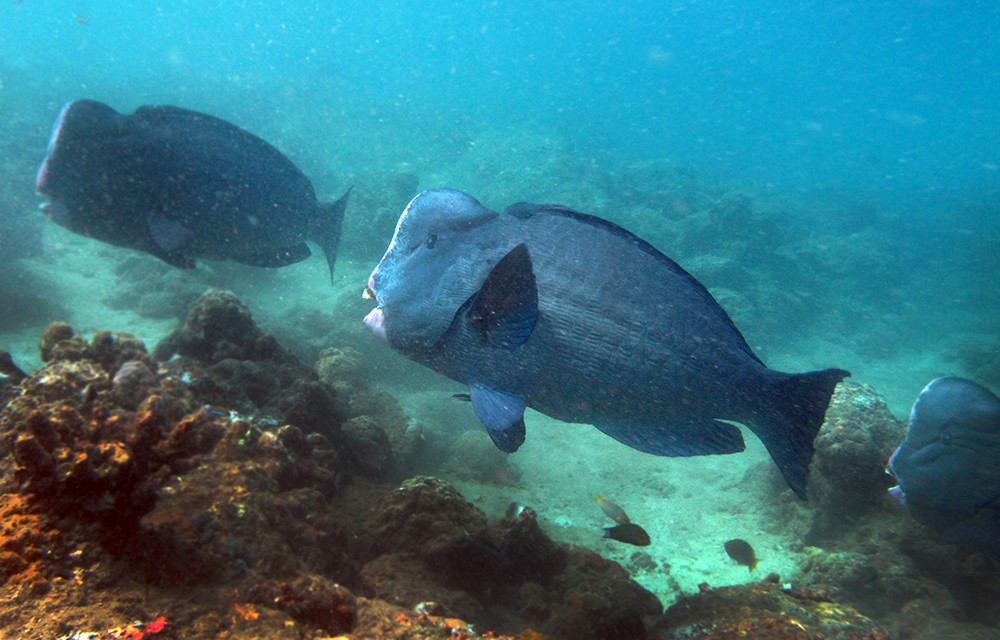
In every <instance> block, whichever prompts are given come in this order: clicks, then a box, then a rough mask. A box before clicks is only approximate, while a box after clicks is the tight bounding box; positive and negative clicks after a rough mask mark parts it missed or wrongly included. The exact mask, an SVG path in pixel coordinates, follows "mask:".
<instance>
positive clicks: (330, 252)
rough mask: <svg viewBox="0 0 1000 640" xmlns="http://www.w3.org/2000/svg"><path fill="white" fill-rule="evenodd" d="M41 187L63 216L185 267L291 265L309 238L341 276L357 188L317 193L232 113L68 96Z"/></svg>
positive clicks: (63, 220)
mask: <svg viewBox="0 0 1000 640" xmlns="http://www.w3.org/2000/svg"><path fill="white" fill-rule="evenodd" d="M35 188H36V190H37V191H38V193H39V194H41V195H43V196H45V198H46V199H47V202H45V203H44V204H43V205H42V210H43V211H44V212H45V214H46V215H47V216H48V217H49V218H51V219H52V220H53V221H54V222H56V223H57V224H59V225H61V226H63V227H65V228H67V229H69V230H70V231H74V232H76V233H79V234H81V235H84V236H87V237H90V238H94V239H97V240H101V241H103V242H107V243H109V244H113V245H117V246H120V247H128V248H131V249H138V250H139V251H145V252H146V253H150V254H152V255H154V256H156V257H158V258H160V259H162V260H164V261H166V262H168V263H169V264H171V265H173V266H175V267H180V268H182V269H190V268H192V267H194V259H195V258H203V259H210V260H232V261H235V262H240V263H243V264H248V265H252V266H256V267H283V266H286V265H289V264H293V263H296V262H299V261H301V260H305V259H306V258H308V257H309V255H310V251H309V247H308V245H307V244H306V241H307V240H311V241H313V242H315V243H316V244H318V245H319V246H320V247H321V248H322V249H323V253H324V254H326V260H327V265H328V267H329V270H330V277H331V278H332V277H333V267H334V263H335V260H336V256H337V245H338V244H339V242H340V233H341V226H342V223H343V218H344V209H345V208H346V206H347V194H344V195H343V196H342V197H341V198H340V199H339V200H337V201H336V202H333V203H331V204H321V203H320V202H318V201H317V200H316V192H315V190H314V189H313V186H312V183H311V182H310V181H309V179H308V178H307V177H306V176H305V174H303V173H302V172H301V171H300V170H299V168H298V167H296V166H295V164H293V163H292V161H291V160H289V159H288V158H286V157H285V156H284V155H283V154H282V153H281V152H280V151H278V150H277V149H275V148H274V147H272V146H271V145H270V144H268V143H267V142H265V141H263V140H261V139H260V138H258V137H257V136H255V135H253V134H251V133H249V132H247V131H244V130H243V129H241V128H240V127H237V126H236V125H234V124H231V123H229V122H226V121H225V120H221V119H219V118H216V117H214V116H210V115H207V114H204V113H198V112H196V111H190V110H188V109H182V108H180V107H171V106H145V107H140V108H138V109H136V111H135V113H133V114H131V115H123V114H120V113H118V112H117V111H115V110H114V109H112V108H111V107H109V106H108V105H106V104H103V103H101V102H96V101H94V100H76V101H74V102H71V103H69V104H67V105H66V106H65V107H63V109H62V111H61V112H60V113H59V117H58V118H57V119H56V123H55V126H54V127H53V130H52V136H51V138H50V140H49V146H48V152H47V153H46V156H45V159H44V161H43V162H42V165H41V167H40V168H39V170H38V177H37V180H36V185H35Z"/></svg>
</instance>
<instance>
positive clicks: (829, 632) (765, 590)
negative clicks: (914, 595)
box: [656, 574, 890, 640]
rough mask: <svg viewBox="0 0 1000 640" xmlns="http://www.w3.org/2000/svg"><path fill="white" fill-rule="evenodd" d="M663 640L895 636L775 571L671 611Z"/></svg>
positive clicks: (870, 639) (705, 591)
mask: <svg viewBox="0 0 1000 640" xmlns="http://www.w3.org/2000/svg"><path fill="white" fill-rule="evenodd" d="M660 624H661V629H660V631H659V633H658V634H657V635H656V637H657V638H659V639H660V640H673V639H675V638H676V639H678V640H679V639H681V638H684V639H685V640H736V639H738V638H765V639H769V640H861V639H864V640H890V638H889V635H888V634H887V633H886V632H885V631H884V630H883V629H882V628H881V627H879V626H878V625H877V624H875V623H874V622H872V621H871V620H869V619H868V618H866V617H865V616H863V615H861V614H860V613H858V612H857V611H855V610H853V609H852V608H851V607H849V606H844V605H839V604H837V603H835V602H833V601H832V600H831V599H830V597H829V596H828V595H827V594H825V593H823V592H821V591H810V590H807V589H799V588H796V587H794V586H792V585H782V584H781V581H780V578H779V577H778V576H777V575H774V574H771V575H770V576H768V577H767V578H765V579H764V580H762V581H761V582H756V583H752V584H748V585H743V586H738V587H721V588H718V589H712V588H710V587H709V586H708V585H702V590H701V593H698V594H696V595H693V596H688V597H685V598H683V599H681V600H680V601H678V602H677V603H676V604H674V605H673V606H672V607H670V608H669V609H667V611H666V613H665V614H664V615H663V618H662V620H661V621H660Z"/></svg>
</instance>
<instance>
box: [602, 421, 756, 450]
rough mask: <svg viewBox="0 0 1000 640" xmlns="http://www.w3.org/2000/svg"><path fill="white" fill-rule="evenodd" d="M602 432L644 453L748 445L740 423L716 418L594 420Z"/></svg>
mask: <svg viewBox="0 0 1000 640" xmlns="http://www.w3.org/2000/svg"><path fill="white" fill-rule="evenodd" d="M594 426H595V427H597V428H598V429H600V430H601V431H602V432H603V433H605V434H607V435H609V436H611V437H612V438H614V439H615V440H617V441H618V442H621V443H622V444H626V445H628V446H630V447H632V448H633V449H638V450H639V451H642V452H643V453H651V454H653V455H656V456H670V457H674V458H681V457H688V456H704V455H712V454H721V453H739V452H740V451H743V449H744V448H746V445H745V444H744V442H743V434H741V433H740V430H739V427H735V426H733V425H731V424H728V423H725V422H719V421H717V420H702V421H691V422H687V423H680V424H678V423H671V424H665V425H635V424H613V425H612V424H595V425H594Z"/></svg>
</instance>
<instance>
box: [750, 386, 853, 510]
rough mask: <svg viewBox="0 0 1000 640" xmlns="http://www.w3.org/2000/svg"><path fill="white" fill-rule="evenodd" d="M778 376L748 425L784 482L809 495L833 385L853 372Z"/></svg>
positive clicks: (799, 492) (797, 493)
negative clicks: (815, 452) (808, 484)
mask: <svg viewBox="0 0 1000 640" xmlns="http://www.w3.org/2000/svg"><path fill="white" fill-rule="evenodd" d="M771 373H772V374H773V375H775V376H778V378H777V379H776V381H775V383H774V384H773V386H771V388H770V389H769V390H768V392H767V393H765V394H763V395H762V397H761V406H760V407H758V409H757V410H756V411H755V412H754V415H753V416H752V418H751V419H750V420H749V421H748V422H747V426H748V427H750V429H751V430H752V431H753V432H754V434H756V436H757V437H758V438H760V441H761V442H763V443H764V446H765V447H766V448H767V452H768V453H769V454H771V459H772V460H774V463H775V464H776V465H778V469H779V470H780V471H781V475H782V476H783V477H784V478H785V482H787V483H788V486H789V487H791V489H792V491H794V492H795V495H797V496H798V497H799V498H800V499H802V500H805V499H806V476H807V475H808V474H809V463H810V462H811V461H812V456H813V440H815V439H816V435H817V434H818V433H819V430H820V428H821V427H822V426H823V421H824V420H825V419H826V409H827V407H828V406H830V400H831V398H832V397H833V392H834V389H836V387H837V384H838V383H840V381H841V380H843V379H844V378H846V377H847V376H849V375H851V374H850V373H849V372H847V371H844V370H843V369H823V370H821V371H811V372H809V373H797V374H788V373H780V372H777V371H772V372H771Z"/></svg>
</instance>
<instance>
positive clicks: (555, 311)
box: [364, 189, 848, 498]
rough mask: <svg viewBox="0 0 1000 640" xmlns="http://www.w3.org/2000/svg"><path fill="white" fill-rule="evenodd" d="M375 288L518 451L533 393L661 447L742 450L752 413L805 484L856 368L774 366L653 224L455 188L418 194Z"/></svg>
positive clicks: (389, 324) (379, 317) (647, 448)
mask: <svg viewBox="0 0 1000 640" xmlns="http://www.w3.org/2000/svg"><path fill="white" fill-rule="evenodd" d="M365 295H366V297H369V298H374V300H375V302H376V304H377V306H376V308H375V309H373V310H372V311H371V313H369V314H368V315H367V316H366V317H365V320H364V323H365V325H366V326H367V327H368V328H369V329H370V330H371V331H372V333H374V334H375V335H376V336H377V337H379V338H380V339H382V340H384V341H385V342H387V343H388V344H389V346H390V347H392V348H393V349H395V350H397V351H399V352H400V353H401V354H403V355H405V356H406V357H408V358H410V359H412V360H414V361H416V362H419V363H421V364H423V365H425V366H427V367H430V368H432V369H434V370H436V371H438V372H439V373H442V374H444V375H446V376H448V377H450V378H452V379H453V380H457V381H459V382H462V383H464V384H467V385H468V386H469V396H470V400H471V403H472V407H473V410H474V411H475V413H476V416H477V417H478V418H479V420H480V421H481V422H482V423H483V425H484V426H485V427H486V431H487V433H488V434H489V435H490V437H491V438H492V439H493V442H494V443H495V444H496V445H497V447H499V448H500V449H501V450H503V451H505V452H508V453H509V452H513V451H516V450H517V449H518V447H520V446H521V445H522V444H523V443H524V440H525V424H524V411H525V409H526V408H527V407H531V408H533V409H535V410H537V411H540V412H542V413H544V414H546V415H548V416H551V417H553V418H556V419H558V420H562V421H565V422H576V423H588V424H592V425H594V426H596V427H597V428H598V429H599V430H601V431H602V432H604V433H605V434H606V435H609V436H611V437H612V438H614V439H616V440H618V441H619V442H622V443H624V444H626V445H628V446H630V447H632V448H634V449H638V450H639V451H643V452H646V453H651V454H654V455H662V456H696V455H710V454H723V453H737V452H740V451H743V449H744V448H745V445H744V442H743V436H742V434H741V432H740V429H739V428H738V427H737V426H735V425H733V424H731V423H732V422H739V423H742V424H745V425H746V426H748V427H749V428H750V429H751V430H752V431H753V432H754V434H755V435H756V436H757V437H758V438H760V439H761V441H762V442H763V443H764V445H765V446H766V448H767V450H768V452H769V453H770V455H771V458H772V459H773V460H774V462H775V463H776V464H777V466H778V469H779V470H780V471H781V473H782V475H783V476H784V478H785V481H786V482H787V483H788V485H789V487H791V489H792V490H793V491H794V492H795V494H796V495H797V496H799V497H800V498H804V497H805V484H806V475H807V474H808V471H809V463H810V461H811V459H812V455H813V440H814V438H815V437H816V434H817V433H818V432H819V429H820V427H821V426H822V424H823V420H824V416H825V413H826V409H827V406H828V405H829V402H830V398H831V396H832V394H833V391H834V388H835V387H836V385H837V383H839V382H840V381H841V380H842V379H843V378H844V377H845V376H847V375H848V372H846V371H843V370H841V369H824V370H821V371H813V372H808V373H801V374H789V373H782V372H778V371H774V370H772V369H768V368H767V367H766V366H765V365H764V364H763V363H762V362H761V361H760V360H759V359H758V358H757V357H756V356H755V355H754V353H753V351H752V350H751V349H750V347H749V346H748V345H747V342H746V340H745V339H744V338H743V336H742V335H741V334H740V332H739V330H738V329H737V328H736V326H735V324H733V321H732V320H731V319H730V318H729V316H728V315H727V314H726V312H725V311H724V310H723V309H722V307H721V306H719V304H718V303H717V302H716V301H715V300H714V299H713V298H712V296H711V295H710V294H709V292H708V290H707V289H706V288H705V287H704V286H703V285H702V284H701V283H700V282H698V281H697V280H695V279H694V278H693V277H692V276H691V275H690V274H689V273H687V272H686V271H684V270H683V269H682V268H681V267H680V266H678V265H677V264H676V263H675V262H674V261H672V260H671V259H670V258H668V257H667V256H665V255H663V254H662V253H661V252H660V251H658V250H657V249H656V248H654V247H653V246H652V245H650V244H649V243H648V242H646V241H645V240H643V239H641V238H639V237H637V236H635V235H634V234H632V233H630V232H628V231H626V230H625V229H623V228H621V227H619V226H617V225H615V224H613V223H611V222H608V221H606V220H603V219H601V218H598V217H595V216H591V215H587V214H583V213H578V212H576V211H572V210H570V209H568V208H566V207H562V206H558V205H536V204H527V203H518V204H513V205H511V206H509V207H507V208H506V209H505V210H504V211H503V212H502V213H498V212H496V211H492V210H490V209H488V208H487V207H485V206H483V205H482V204H480V203H479V202H478V201H477V200H476V199H475V198H473V197H472V196H470V195H468V194H466V193H463V192H461V191H455V190H453V189H433V190H430V191H425V192H423V193H421V194H419V195H418V196H417V197H415V198H414V199H413V200H412V201H411V202H410V203H409V205H407V207H406V209H405V210H404V211H403V214H402V215H401V216H400V218H399V221H398V222H397V224H396V231H395V234H394V235H393V238H392V240H391V242H390V243H389V247H388V249H387V250H386V253H385V255H384V256H383V257H382V260H381V261H380V262H379V264H378V266H376V267H375V270H374V271H373V272H372V274H371V276H370V277H369V279H368V283H367V287H366V288H365Z"/></svg>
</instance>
